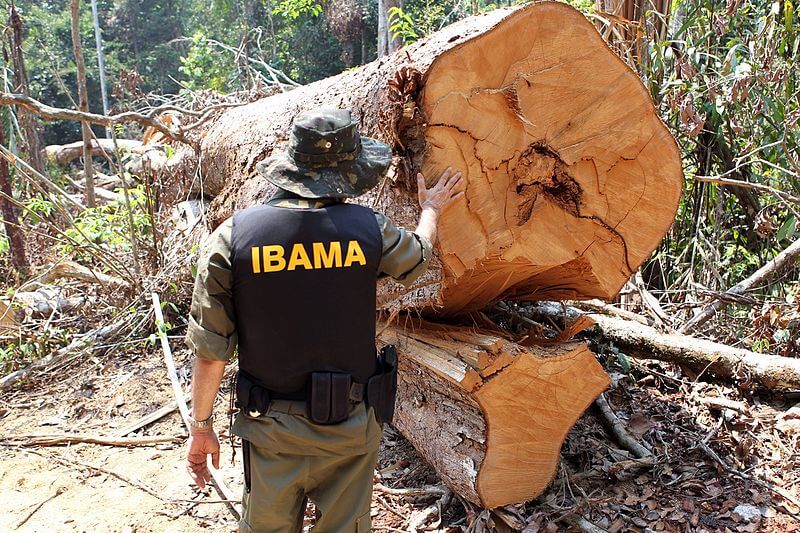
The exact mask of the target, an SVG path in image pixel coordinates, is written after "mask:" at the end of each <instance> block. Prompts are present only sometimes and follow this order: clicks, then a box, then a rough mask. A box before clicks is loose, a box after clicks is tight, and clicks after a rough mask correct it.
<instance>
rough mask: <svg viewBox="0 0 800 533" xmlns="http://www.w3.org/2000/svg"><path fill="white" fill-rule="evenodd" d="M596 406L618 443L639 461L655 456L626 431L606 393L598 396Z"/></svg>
mask: <svg viewBox="0 0 800 533" xmlns="http://www.w3.org/2000/svg"><path fill="white" fill-rule="evenodd" d="M594 404H595V405H596V406H597V408H598V409H599V410H600V414H601V415H602V416H603V420H604V421H605V422H606V425H607V426H608V428H609V429H610V430H611V433H613V434H614V438H616V439H617V442H619V443H620V444H622V445H623V446H625V448H626V449H628V450H629V451H630V452H631V453H633V455H635V456H636V457H637V458H639V459H645V458H648V457H652V456H653V452H651V451H650V450H648V449H647V448H646V447H645V446H644V445H643V444H641V443H640V442H639V441H637V440H636V439H634V438H633V437H632V436H631V435H630V434H629V433H628V432H627V431H626V430H625V424H623V423H622V420H620V419H619V417H617V415H616V414H615V413H614V411H613V410H612V409H611V405H609V403H608V400H607V399H606V395H605V393H603V394H601V395H600V396H598V397H597V399H596V400H595V401H594Z"/></svg>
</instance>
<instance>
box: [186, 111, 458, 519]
mask: <svg viewBox="0 0 800 533" xmlns="http://www.w3.org/2000/svg"><path fill="white" fill-rule="evenodd" d="M390 160H391V150H390V149H389V147H388V146H387V145H385V144H383V143H381V142H379V141H376V140H374V139H370V138H366V137H363V138H362V137H360V136H359V134H358V131H357V129H356V126H355V124H354V122H353V120H352V117H351V113H350V111H348V110H338V109H337V110H330V109H329V110H317V111H313V112H307V113H303V114H300V115H298V116H297V117H296V118H295V121H294V125H293V130H292V135H291V138H290V140H289V146H288V148H287V151H286V152H283V153H279V154H277V155H274V156H272V157H271V158H269V159H267V160H265V161H263V162H261V163H260V164H259V165H258V166H257V169H258V171H259V172H260V173H262V174H263V176H264V177H265V178H266V179H267V180H269V181H270V182H272V183H273V184H275V185H276V186H278V187H279V189H278V192H277V193H276V194H274V195H273V196H272V198H271V199H270V200H269V201H268V202H267V203H266V204H265V205H260V206H256V207H253V208H250V209H246V210H244V211H240V212H237V213H236V214H235V215H234V216H233V217H232V218H231V219H228V220H227V221H225V222H224V223H223V224H222V225H221V226H220V227H219V228H217V229H216V231H214V232H213V233H212V234H211V236H210V237H209V239H208V241H207V242H206V243H205V247H204V250H203V253H202V254H201V260H200V264H199V265H198V274H197V279H196V281H195V288H194V294H193V298H192V307H191V316H190V319H189V331H188V333H187V343H188V345H189V346H190V348H191V349H192V351H193V352H194V354H195V356H196V359H195V366H194V373H193V378H192V419H191V420H190V422H191V425H192V431H191V436H190V439H189V450H188V457H187V469H188V471H189V473H190V475H191V476H192V479H193V480H194V481H195V483H197V485H198V486H199V487H201V488H202V487H204V486H205V483H206V482H207V481H208V480H209V471H208V468H207V458H208V456H209V455H210V456H211V460H212V464H213V465H214V467H215V468H218V465H219V441H218V439H217V436H216V434H215V433H214V430H213V427H212V411H213V406H214V399H215V397H216V394H217V392H218V389H219V385H220V381H221V379H222V375H223V370H224V367H225V362H226V361H227V360H229V359H230V358H231V357H232V356H233V354H234V350H235V349H236V348H237V345H238V357H239V375H238V380H239V382H238V384H237V388H236V389H237V396H238V398H237V405H239V406H240V407H241V409H240V412H239V414H238V415H237V417H236V421H235V422H234V425H233V428H232V431H233V432H234V433H235V434H236V435H238V436H240V437H241V438H242V450H243V461H244V470H245V493H244V496H243V501H242V504H243V513H242V519H241V522H240V524H239V530H240V531H257V532H272V531H274V532H286V531H300V530H301V528H302V521H303V513H304V510H305V504H306V499H307V498H310V499H311V500H312V501H313V502H314V503H315V506H316V510H317V520H316V525H315V530H316V531H319V532H327V531H335V532H339V531H342V532H344V531H357V532H364V531H369V528H370V500H371V493H372V477H373V470H374V467H375V463H376V460H377V454H378V447H379V444H380V437H381V426H380V424H379V423H378V421H377V420H376V413H375V411H376V406H375V405H368V404H367V402H365V401H364V398H365V397H367V395H368V399H371V398H372V397H373V393H374V392H375V391H374V390H372V389H373V388H375V387H372V385H373V381H374V380H372V378H373V377H375V376H379V375H380V363H379V361H380V360H379V359H377V358H376V350H375V291H376V289H375V286H376V280H377V278H378V277H380V276H385V275H388V276H391V277H393V278H394V279H396V280H398V281H399V282H401V283H403V284H405V285H406V286H408V285H410V284H411V283H412V282H413V281H414V280H415V279H417V278H418V277H419V275H420V274H421V273H422V272H423V270H424V269H425V267H426V263H427V261H428V258H429V257H430V254H431V249H432V245H433V244H434V243H435V241H436V226H437V221H438V217H439V213H440V211H441V210H442V209H443V208H444V206H445V205H446V204H447V203H448V202H450V201H452V200H453V199H454V198H457V197H459V196H461V195H463V192H459V191H460V189H461V185H462V180H461V175H460V173H455V174H452V175H451V170H450V169H449V168H448V169H447V170H446V171H445V172H444V173H443V174H442V175H441V177H440V178H439V180H438V181H437V183H436V184H435V185H434V186H433V187H432V188H430V189H428V188H426V186H425V180H424V177H423V176H422V175H421V174H419V175H418V176H417V180H418V187H419V194H418V196H419V203H420V206H421V207H422V213H421V216H420V221H419V225H418V226H417V229H416V230H415V231H414V232H413V233H412V232H409V231H406V230H404V229H402V228H397V227H395V226H394V225H393V224H392V223H391V222H390V221H389V220H388V219H387V218H386V217H385V216H383V215H381V214H378V213H374V212H373V211H372V210H370V209H367V208H364V207H361V206H358V205H352V204H346V203H344V202H343V200H344V199H346V198H352V197H355V196H359V195H361V194H363V193H365V192H367V191H369V190H370V189H372V188H373V187H374V186H375V185H376V183H377V182H378V180H379V179H380V177H381V176H382V175H383V174H384V173H385V172H386V170H387V169H388V167H389V163H390ZM342 383H344V385H341V384H342ZM367 383H369V385H367ZM342 387H344V389H343V388H342ZM365 389H367V390H366V391H365ZM337 391H338V392H337ZM337 398H338V399H337ZM391 402H392V408H393V397H392V398H391ZM376 403H378V402H376Z"/></svg>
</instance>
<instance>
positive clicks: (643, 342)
mask: <svg viewBox="0 0 800 533" xmlns="http://www.w3.org/2000/svg"><path fill="white" fill-rule="evenodd" d="M526 314H528V316H530V317H531V318H533V319H540V320H541V319H548V320H556V321H559V320H560V321H563V320H564V319H565V318H567V319H569V320H572V319H574V318H576V317H578V316H581V315H585V316H588V317H589V318H591V319H592V320H594V321H595V323H596V327H597V328H598V330H599V331H600V333H601V335H602V336H603V337H604V338H605V339H607V340H608V341H611V342H613V343H614V346H616V347H617V348H619V350H620V351H621V352H623V353H625V354H626V355H629V356H631V357H635V358H638V359H657V360H660V361H670V362H673V363H678V364H681V365H685V366H688V367H691V368H694V369H697V370H699V371H703V372H708V373H709V374H712V375H715V376H721V377H725V378H734V379H737V380H741V381H747V380H751V379H752V380H754V381H756V382H758V383H760V384H762V385H764V386H765V387H771V388H792V389H800V359H794V358H791V357H781V356H779V355H773V354H768V353H756V352H751V351H749V350H742V349H740V348H732V347H731V346H727V345H725V344H719V343H716V342H711V341H707V340H703V339H697V338H695V337H689V336H686V335H680V334H662V333H660V332H659V331H658V330H656V329H655V328H652V327H650V326H645V325H643V324H639V323H637V322H632V321H629V320H624V319H620V318H616V317H610V316H606V315H602V314H599V313H586V314H582V313H581V312H580V311H579V310H577V309H575V308H574V307H567V308H566V312H565V310H564V308H563V307H562V306H561V304H558V303H552V302H540V303H538V304H537V305H535V306H533V307H531V308H529V309H528V310H527V311H526Z"/></svg>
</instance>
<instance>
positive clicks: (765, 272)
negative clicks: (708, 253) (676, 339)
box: [680, 239, 800, 333]
mask: <svg viewBox="0 0 800 533" xmlns="http://www.w3.org/2000/svg"><path fill="white" fill-rule="evenodd" d="M798 257H800V239H798V240H796V241H795V242H793V243H792V244H790V245H789V246H788V247H786V249H784V250H783V251H782V252H781V253H779V254H778V255H777V256H775V259H773V260H772V261H769V262H768V263H767V264H765V265H764V266H762V267H761V268H759V269H758V270H756V271H755V272H754V273H753V274H752V275H751V276H749V277H747V278H745V279H743V280H742V281H740V282H739V283H737V284H736V285H734V286H733V287H731V288H730V289H728V290H727V291H725V292H724V293H722V295H721V296H723V297H720V298H718V299H715V300H714V301H713V302H711V303H710V304H708V305H707V306H705V307H704V308H703V309H701V310H700V311H699V312H698V313H697V314H696V315H695V316H694V317H693V318H692V319H691V320H689V322H687V323H686V324H684V326H683V327H682V328H681V329H680V332H681V333H689V332H691V331H692V330H695V329H697V328H698V327H699V326H701V325H703V324H705V323H706V322H708V320H709V319H710V318H711V317H712V316H714V315H715V314H716V313H717V312H719V311H720V310H721V309H723V308H724V307H725V306H727V305H728V303H729V301H726V298H724V296H739V295H741V294H744V293H745V292H746V291H748V290H750V289H752V288H753V287H757V286H759V285H761V284H762V283H764V282H766V281H768V280H769V279H771V278H772V277H774V276H776V275H778V274H780V273H781V272H783V271H785V270H787V269H788V268H790V267H791V266H792V265H794V263H795V261H796V260H797V258H798Z"/></svg>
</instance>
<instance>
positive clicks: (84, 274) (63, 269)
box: [39, 260, 130, 287]
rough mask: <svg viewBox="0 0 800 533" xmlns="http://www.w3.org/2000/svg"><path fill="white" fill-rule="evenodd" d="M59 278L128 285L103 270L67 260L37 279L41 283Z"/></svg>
mask: <svg viewBox="0 0 800 533" xmlns="http://www.w3.org/2000/svg"><path fill="white" fill-rule="evenodd" d="M61 278H69V279H77V280H80V281H86V282H89V283H99V284H100V285H110V286H112V287H126V286H129V285H130V283H129V282H128V281H127V280H124V279H122V278H119V277H117V276H110V275H108V274H104V273H103V272H96V271H94V270H92V269H91V268H89V267H85V266H83V265H81V264H78V263H76V262H74V261H68V260H64V261H60V262H58V263H56V264H55V265H54V266H53V267H52V268H50V269H49V270H48V271H47V272H45V273H44V274H43V275H42V276H41V278H39V281H40V282H42V283H50V282H52V281H54V280H57V279H61Z"/></svg>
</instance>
